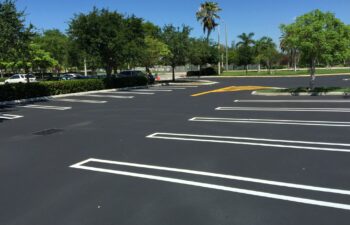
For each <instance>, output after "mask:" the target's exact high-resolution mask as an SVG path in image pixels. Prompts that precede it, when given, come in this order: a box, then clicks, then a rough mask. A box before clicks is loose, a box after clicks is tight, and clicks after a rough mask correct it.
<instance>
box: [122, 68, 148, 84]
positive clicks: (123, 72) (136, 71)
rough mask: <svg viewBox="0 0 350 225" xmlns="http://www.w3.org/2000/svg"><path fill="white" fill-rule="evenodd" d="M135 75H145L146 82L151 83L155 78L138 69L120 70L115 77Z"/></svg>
mask: <svg viewBox="0 0 350 225" xmlns="http://www.w3.org/2000/svg"><path fill="white" fill-rule="evenodd" d="M137 76H144V77H147V79H148V83H150V84H153V83H154V81H155V78H154V76H153V75H151V74H148V75H147V74H145V73H144V72H142V71H140V70H126V71H122V72H120V73H119V74H118V75H117V77H137Z"/></svg>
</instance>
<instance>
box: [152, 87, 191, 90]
mask: <svg viewBox="0 0 350 225" xmlns="http://www.w3.org/2000/svg"><path fill="white" fill-rule="evenodd" d="M150 89H151V90H164V89H167V90H185V89H186V88H184V87H164V88H163V87H152V88H150Z"/></svg>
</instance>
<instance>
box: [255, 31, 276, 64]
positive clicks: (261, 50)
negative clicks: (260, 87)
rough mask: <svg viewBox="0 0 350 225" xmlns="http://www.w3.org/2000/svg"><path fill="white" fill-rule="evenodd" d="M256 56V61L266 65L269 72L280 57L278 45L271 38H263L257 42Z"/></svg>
mask: <svg viewBox="0 0 350 225" xmlns="http://www.w3.org/2000/svg"><path fill="white" fill-rule="evenodd" d="M255 54H256V61H257V62H258V63H259V64H261V63H264V64H265V65H266V66H267V68H268V69H269V70H271V68H272V65H273V64H274V63H275V62H276V61H277V59H278V57H279V53H278V51H277V49H276V44H275V43H274V42H273V40H272V38H269V37H262V38H261V39H260V40H258V41H256V42H255Z"/></svg>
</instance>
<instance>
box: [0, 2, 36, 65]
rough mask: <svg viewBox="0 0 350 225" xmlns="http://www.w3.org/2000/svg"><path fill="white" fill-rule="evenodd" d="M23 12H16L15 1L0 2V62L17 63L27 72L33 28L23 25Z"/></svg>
mask: <svg viewBox="0 0 350 225" xmlns="http://www.w3.org/2000/svg"><path fill="white" fill-rule="evenodd" d="M24 20H25V19H24V12H23V11H18V10H17V8H16V5H15V1H12V0H5V1H3V2H0V30H1V32H0V49H1V51H0V62H5V63H9V62H11V61H12V62H17V61H21V63H17V65H22V66H23V69H25V70H26V71H28V70H29V65H30V62H29V61H30V48H29V45H30V43H31V41H32V39H33V37H34V32H33V26H32V25H31V24H30V25H29V26H26V25H25V21H24Z"/></svg>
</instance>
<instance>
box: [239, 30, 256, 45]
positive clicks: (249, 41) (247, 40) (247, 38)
mask: <svg viewBox="0 0 350 225" xmlns="http://www.w3.org/2000/svg"><path fill="white" fill-rule="evenodd" d="M254 35H255V34H254V33H249V34H246V33H243V34H241V35H239V36H238V38H239V39H241V41H240V42H238V43H237V45H236V46H237V47H241V46H243V47H251V46H252V45H253V44H254V43H255V41H254V39H253V37H254Z"/></svg>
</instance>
